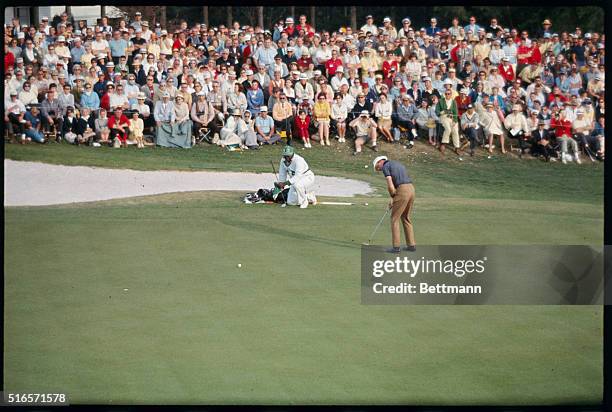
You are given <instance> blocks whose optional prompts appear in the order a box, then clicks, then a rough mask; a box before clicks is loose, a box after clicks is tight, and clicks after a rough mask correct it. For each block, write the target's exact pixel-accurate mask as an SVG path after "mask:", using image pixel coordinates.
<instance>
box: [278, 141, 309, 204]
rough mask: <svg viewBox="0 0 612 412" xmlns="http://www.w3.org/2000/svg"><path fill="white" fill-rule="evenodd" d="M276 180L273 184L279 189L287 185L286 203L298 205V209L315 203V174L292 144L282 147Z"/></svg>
mask: <svg viewBox="0 0 612 412" xmlns="http://www.w3.org/2000/svg"><path fill="white" fill-rule="evenodd" d="M278 179H279V181H278V182H275V183H274V186H276V187H278V188H279V189H280V190H284V189H285V187H286V186H287V185H290V186H289V193H288V194H287V204H288V205H291V206H297V205H299V206H300V209H306V208H307V207H308V204H309V203H312V204H317V198H316V196H315V194H314V183H315V175H314V173H313V172H312V170H310V167H309V166H308V163H306V160H304V158H303V157H302V156H300V155H298V154H295V150H294V149H293V147H292V146H285V147H284V149H283V159H282V160H281V162H280V167H279V169H278Z"/></svg>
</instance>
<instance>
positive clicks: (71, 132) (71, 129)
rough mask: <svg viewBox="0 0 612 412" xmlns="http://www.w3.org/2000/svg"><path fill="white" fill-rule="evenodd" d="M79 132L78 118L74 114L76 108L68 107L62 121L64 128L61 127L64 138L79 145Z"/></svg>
mask: <svg viewBox="0 0 612 412" xmlns="http://www.w3.org/2000/svg"><path fill="white" fill-rule="evenodd" d="M77 132H78V127H77V118H76V116H75V114H74V108H73V107H67V108H66V115H65V116H64V119H63V121H62V129H61V136H62V139H64V140H65V141H67V142H68V143H70V144H77V145H78V143H79V142H78V140H77Z"/></svg>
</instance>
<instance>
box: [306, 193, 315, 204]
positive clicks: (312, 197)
mask: <svg viewBox="0 0 612 412" xmlns="http://www.w3.org/2000/svg"><path fill="white" fill-rule="evenodd" d="M306 196H307V197H308V203H310V204H311V205H316V204H317V197H316V196H315V195H314V193H308V194H307V195H306Z"/></svg>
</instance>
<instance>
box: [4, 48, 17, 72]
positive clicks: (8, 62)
mask: <svg viewBox="0 0 612 412" xmlns="http://www.w3.org/2000/svg"><path fill="white" fill-rule="evenodd" d="M13 66H15V55H14V54H13V53H11V51H10V50H9V46H8V43H5V44H4V73H6V72H7V71H8V68H9V67H13Z"/></svg>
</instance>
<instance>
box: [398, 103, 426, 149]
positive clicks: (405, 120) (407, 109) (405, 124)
mask: <svg viewBox="0 0 612 412" xmlns="http://www.w3.org/2000/svg"><path fill="white" fill-rule="evenodd" d="M422 101H426V99H423V100H422ZM425 107H427V106H425ZM417 111H418V110H417V108H416V106H415V104H414V100H413V99H412V98H411V97H410V96H409V95H407V94H403V95H402V96H401V97H400V101H399V103H398V105H397V111H396V119H395V124H396V126H397V127H401V128H404V129H406V130H408V143H407V146H406V147H408V148H411V147H412V146H414V138H415V137H417V135H418V133H417V126H418V125H417V122H416V118H417ZM425 111H426V112H427V109H425ZM427 117H428V116H427ZM425 123H427V120H426V119H425Z"/></svg>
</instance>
